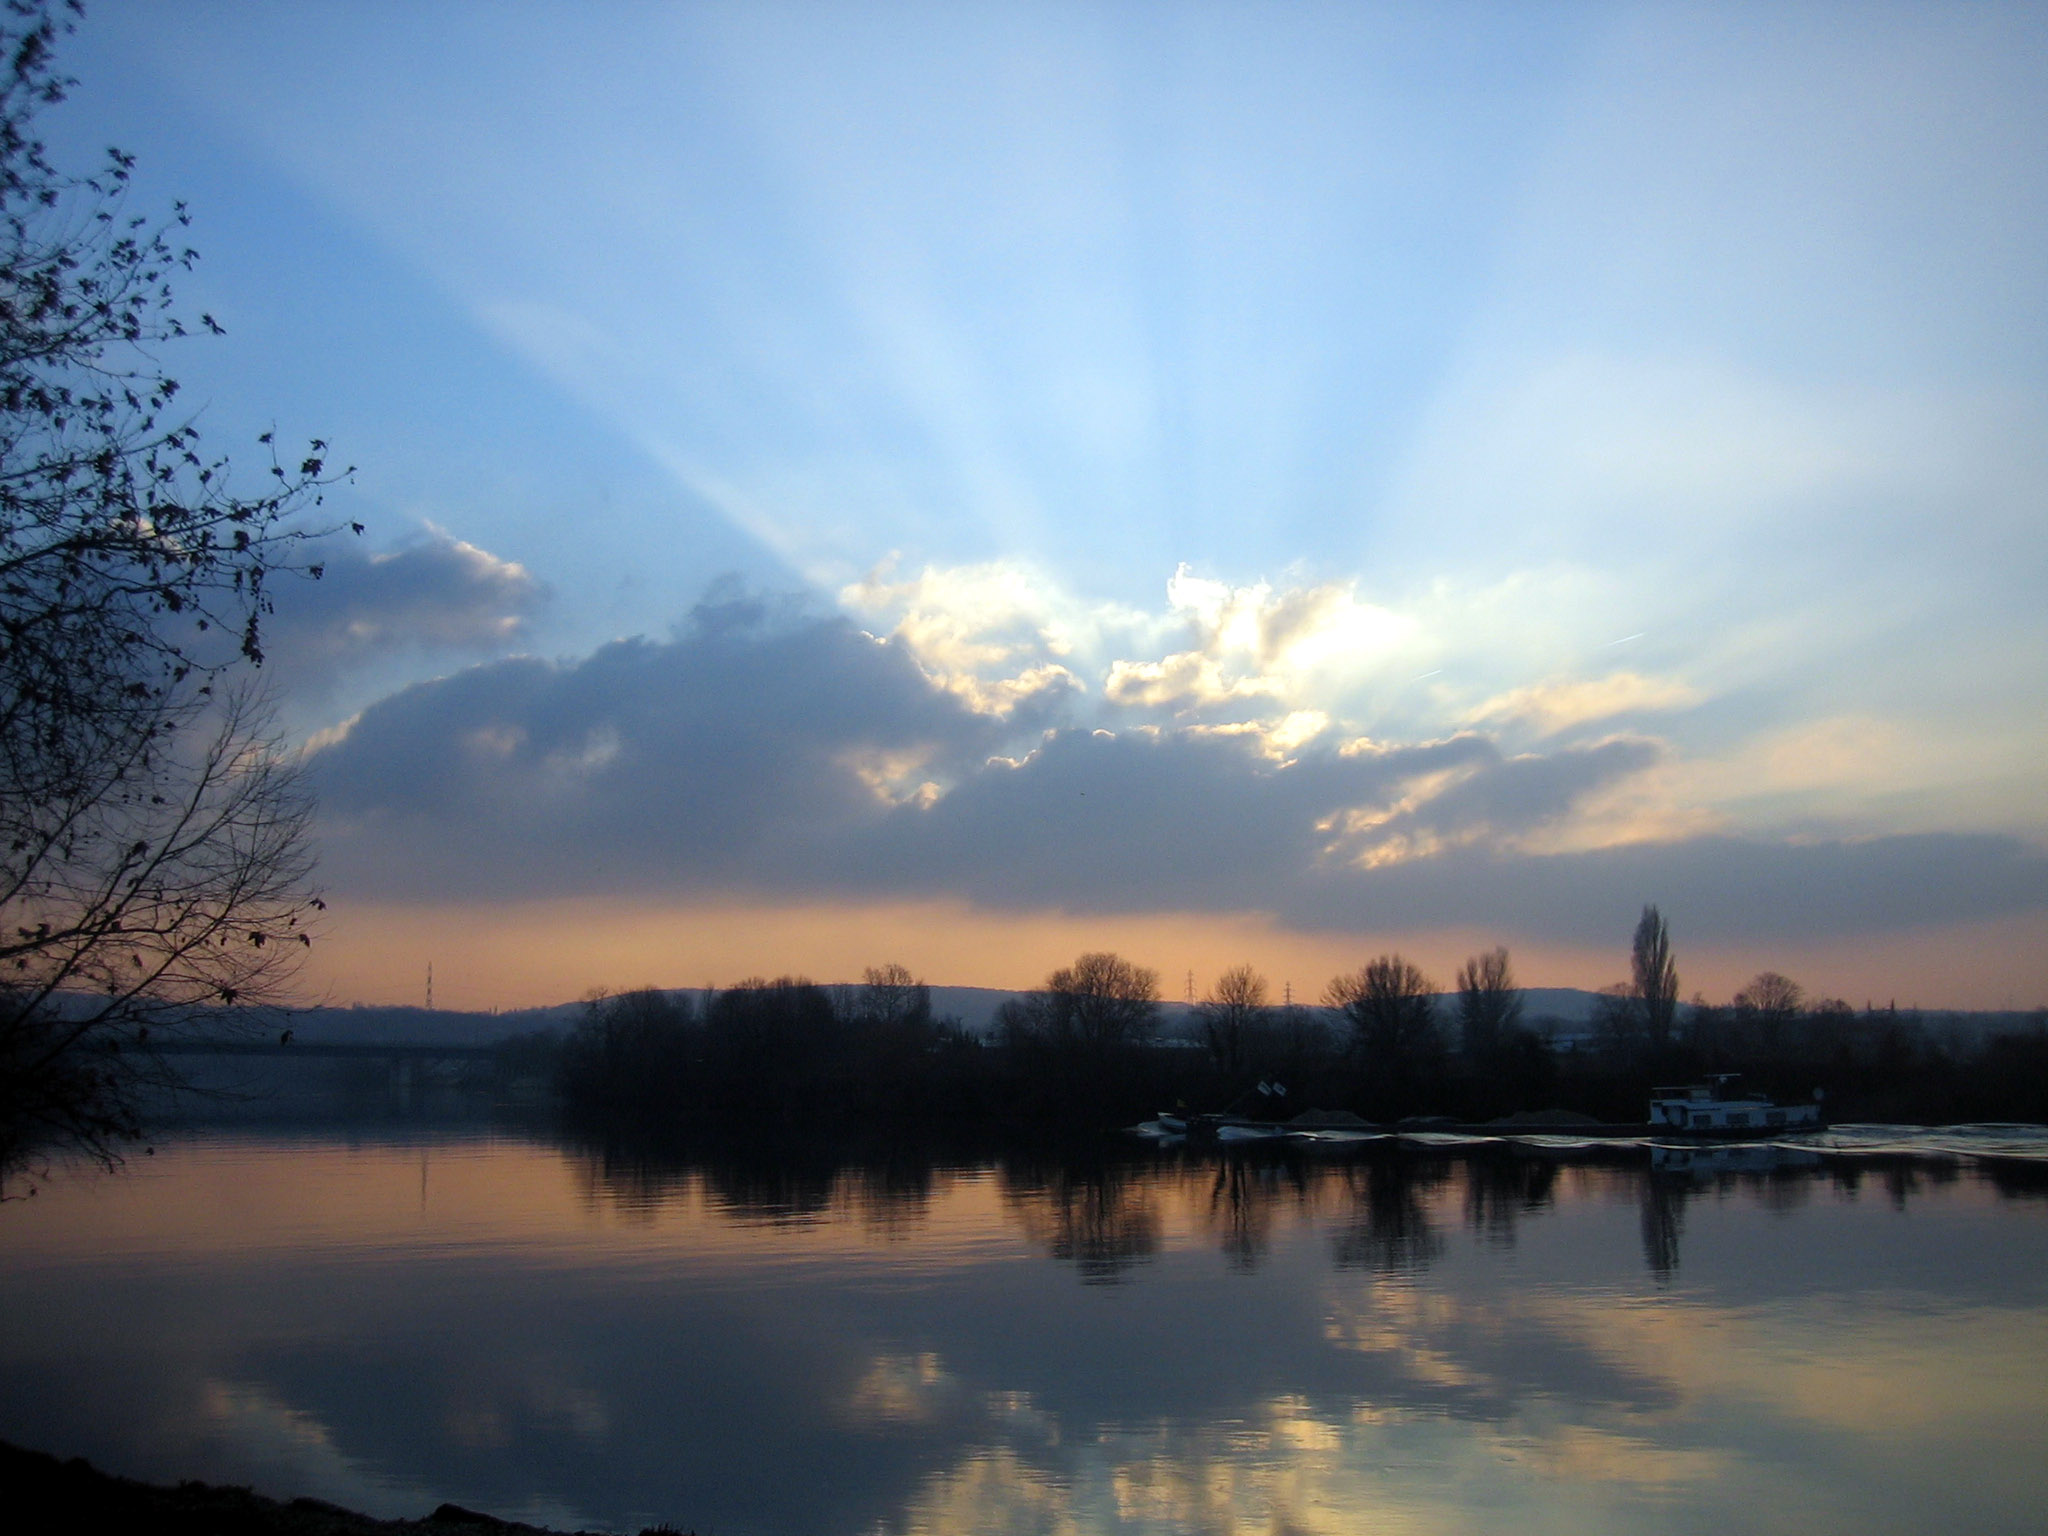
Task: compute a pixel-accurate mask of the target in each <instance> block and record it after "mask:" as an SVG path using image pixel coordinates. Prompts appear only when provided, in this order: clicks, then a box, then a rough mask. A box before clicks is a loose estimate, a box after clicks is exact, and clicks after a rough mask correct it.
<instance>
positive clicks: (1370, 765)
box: [310, 596, 2048, 940]
mask: <svg viewBox="0 0 2048 1536" xmlns="http://www.w3.org/2000/svg"><path fill="white" fill-rule="evenodd" d="M1080 703H1085V704H1087V706H1088V707H1089V708H1090V709H1094V708H1097V707H1099V705H1098V703H1097V701H1092V700H1086V699H1080V700H1078V702H1077V698H1076V697H1072V696H1069V697H1065V698H1064V699H1053V700H1047V699H1040V700H1038V701H1036V702H1035V703H1034V702H1031V701H1026V703H1023V704H1012V705H1010V706H1008V707H995V706H988V705H984V706H982V707H977V703H976V701H975V700H974V699H973V698H972V697H970V696H967V695H965V694H963V693H962V692H961V691H960V690H958V689H956V688H952V687H949V686H947V684H946V682H945V681H944V680H942V679H939V680H935V679H934V678H933V677H931V676H930V675H929V673H928V672H927V670H926V667H925V665H924V664H923V663H922V662H921V660H920V658H919V656H918V655H917V653H916V651H915V649H914V648H913V647H912V646H911V645H910V644H908V643H907V642H905V641H904V640H902V639H901V638H899V637H894V636H892V637H888V638H877V637H875V636H873V635H871V634H868V633H866V632H864V631H863V630H861V629H860V628H858V627H857V626H856V625H855V624H853V623H852V622H851V621H849V620H847V619H845V618H843V617H840V616H837V615H821V614H819V613H817V612H815V611H811V610H806V609H804V608H801V607H794V606H783V607H778V606H776V605H773V604H769V603H765V602H762V601H759V600H754V599H747V598H742V597H732V596H727V597H724V598H722V599H720V600H718V601H713V602H709V603H707V604H705V605H703V606H701V607H700V608H699V609H698V610H697V611H696V612H695V613H694V614H693V615H692V617H691V619H690V620H689V621H688V622H687V623H686V624H685V625H683V626H681V627H680V628H679V629H678V630H677V632H676V633H675V634H674V635H673V636H671V637H670V638H669V639H667V640H665V641H650V640H634V641H624V642H619V643H616V644H613V645H609V646H606V647H604V648H602V649H601V650H599V651H597V652H595V653H594V654H592V655H590V656H588V657H586V658H584V659H582V660H579V661H573V662H563V663H550V662H544V661H538V660H534V659H530V658H512V659H505V660H499V661H493V662H488V663H484V664H481V665H477V666H473V667H470V668H468V669H466V670H464V671H461V672H458V673H456V674H454V675H453V676H450V677H446V678H442V679H439V680H436V681H433V682H428V683H421V684H417V685H415V686H413V687H410V688H407V689H405V690H403V691H402V692H399V693H397V694H394V695H392V696H390V697H389V698H386V699H384V700H382V701H380V702H379V703H377V704H376V705H374V706H372V707H371V708H369V709H367V710H365V711H364V712H363V713H362V714H361V715H360V716H359V717H357V718H356V719H355V720H354V721H352V722H351V723H350V724H349V725H348V726H347V727H346V728H345V729H343V730H342V731H340V732H338V733H336V735H335V736H334V737H333V738H332V739H330V740H328V741H326V742H325V743H323V744H322V745H320V746H319V747H318V748H317V749H316V750H315V751H313V752H312V754H311V756H310V762H311V766H312V770H313V772H314V774H315V775H316V778H317V781H318V783H319V785H320V787H321V790H322V794H323V813H322V814H323V832H324V843H325V849H326V866H325V867H326V870H327V872H328V875H329V878H330V880H331V881H332V882H333V883H334V884H335V885H336V887H337V889H338V891H339V892H341V893H354V894H360V895H364V896H373V897H385V898H408V899H415V898H425V897H436V898H444V899H456V900H462V899H470V900H475V899H513V898H529V897H549V896H557V895H569V894H588V893H605V894H611V895H616V896H630V895H633V894H646V895H704V894H707V893H712V894H715V893H719V892H730V893H733V894H734V895H736V896H737V895H745V896H747V897H749V898H761V897H766V898H771V899H809V898H833V899H842V900H843V899H855V900H859V899H863V898H889V899H897V898H914V899H923V898H930V897H956V898H965V899H967V900H969V901H972V902H974V903H976V904H978V905H980V906H982V907H984V908H989V909H997V910H1020V911H1021V910H1045V909H1058V910H1064V911H1067V912H1073V913H1089V912H1095V913H1133V912H1172V911H1183V912H1196V911H1200V912H1256V913H1268V914H1272V915H1274V916H1276V917H1277V918H1278V919H1279V920H1281V921H1282V922H1284V923H1286V924H1288V925H1290V926H1293V927H1295V928H1299V929H1312V930H1324V931H1355V930H1370V929H1381V930H1387V929H1414V928H1418V927H1431V926H1442V925H1451V926H1457V927H1461V928H1475V927H1477V928H1484V929H1493V930H1495V931H1499V932H1502V933H1503V935H1504V936H1528V937H1532V938H1547V939H1563V940H1588V939H1605V938H1610V937H1611V936H1612V934H1613V933H1614V932H1616V931H1620V929H1621V928H1625V927H1626V926H1627V923H1628V922H1629V921H1632V920H1633V916H1634V914H1635V912H1636V911H1637V910H1638V909H1639V908H1640V906H1641V904H1642V903H1643V902H1644V901H1657V902H1659V903H1660V904H1662V905H1663V906H1664V907H1665V908H1666V910H1667V911H1669V912H1671V913H1673V914H1674V920H1675V921H1676V922H1678V923H1680V924H1681V925H1682V926H1683V927H1684V928H1685V929H1686V931H1687V932H1688V933H1690V934H1692V935H1693V936H1696V937H1702V938H1704V937H1745V936H1754V937H1772V936H1791V935H1834V934H1842V933H1848V932H1855V931H1865V930H1870V929H1886V928H1894V929H1896V928H1908V927H1914V926H1921V925H1926V924H1935V923H1942V922H1953V921H1958V920H1964V919H1970V918H1976V917H1986V916H1993V915H1998V914H2003V913H2010V912H2014V911H2021V910H2032V909H2036V908H2040V907H2044V906H2048V858H2044V857H2043V856H2042V855H2041V853H2040V852H2039V851H2037V850H2034V849H2032V848H2030V847H2028V846H2027V845H2025V844H2023V843H2020V842H2018V841H2016V840H2014V839H2011V838H2004V837H1992V836H1966V835H1952V834H1950V835H1944V834H1928V835H1923V836H1918V837H1893V838H1878V839H1870V840H1866V841H1861V842H1850V841H1833V842H1814V843H1808V844H1799V845H1795V844H1789V843H1784V842H1773V841H1770V840H1768V839H1762V838H1757V839H1741V838H1735V837H1729V836H1718V835H1716V836H1695V837H1680V838H1667V839H1664V840H1661V841H1654V842H1647V841H1635V842H1623V843H1619V844H1618V845H1616V846H1607V847H1594V846H1587V842H1586V840H1585V838H1584V837H1583V835H1582V829H1583V827H1584V825H1585V824H1586V822H1587V818H1588V817H1596V818H1597V816H1598V814H1599V811H1600V807H1601V806H1602V805H1603V804H1604V803H1605V802H1606V801H1607V800H1609V799H1611V797H1613V796H1614V795H1616V794H1618V793H1623V792H1626V791H1629V790H1630V789H1631V788H1632V787H1633V786H1636V785H1639V784H1641V783H1644V782H1647V781H1649V780H1651V779H1652V778H1654V777H1655V773H1656V772H1657V771H1661V769H1660V765H1668V763H1669V761H1670V758H1671V755H1672V752H1671V748H1670V747H1668V746H1667V745H1666V744H1664V743H1661V742H1658V741H1656V740H1653V739H1651V738H1648V737H1642V736H1631V735H1619V736H1612V737H1608V738H1605V739H1602V740H1598V741H1591V742H1578V743H1571V744H1567V745H1564V746H1561V747H1557V748H1553V749H1549V750H1542V751H1532V752H1521V753H1514V752H1510V751H1508V750H1506V749H1505V748H1504V747H1503V745H1502V744H1501V742H1500V741H1498V740H1497V739H1495V738H1494V737H1492V736H1490V735H1488V734H1485V733H1483V732H1480V731H1473V730H1467V731H1463V732H1458V733H1455V734H1451V735H1446V736H1442V737H1438V738H1433V739H1427V740H1420V741H1410V742H1376V741H1370V740H1364V739H1353V740H1351V741H1349V742H1344V743H1340V742H1339V741H1337V740H1335V739H1333V738H1332V736H1331V733H1329V732H1328V731H1327V730H1324V729H1322V727H1323V726H1324V725H1325V724H1326V722H1323V721H1321V720H1310V721H1308V722H1307V723H1305V724H1301V725H1299V726H1298V728H1296V729H1295V730H1294V733H1293V737H1292V739H1290V740H1289V741H1288V743H1287V749H1286V750H1284V751H1283V750H1279V749H1278V748H1277V746H1276V741H1277V739H1278V738H1279V737H1280V736H1282V735H1283V734H1284V733H1285V731H1286V729H1287V722H1286V721H1284V720H1283V721H1281V722H1279V723H1277V724H1275V725H1271V726H1266V725H1245V726H1221V727H1219V726H1211V725H1179V724H1172V723H1167V724H1160V723H1137V724H1132V723H1128V722H1126V723H1122V724H1120V725H1119V727H1118V728H1116V729H1108V728H1104V727H1100V726H1094V725H1092V724H1091V722H1090V721H1089V720H1076V719H1075V718H1073V710H1074V709H1075V708H1077V707H1078V704H1080ZM1062 709H1066V710H1067V711H1068V713H1066V714H1065V715H1062V713H1061V710H1062ZM1617 925H1619V927H1617Z"/></svg>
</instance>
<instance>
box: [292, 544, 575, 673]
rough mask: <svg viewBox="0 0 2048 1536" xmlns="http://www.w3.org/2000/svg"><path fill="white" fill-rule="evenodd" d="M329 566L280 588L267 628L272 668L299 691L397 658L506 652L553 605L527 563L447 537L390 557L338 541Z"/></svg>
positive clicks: (326, 559) (326, 554) (326, 556)
mask: <svg viewBox="0 0 2048 1536" xmlns="http://www.w3.org/2000/svg"><path fill="white" fill-rule="evenodd" d="M322 561H323V568H322V574H321V577H320V579H319V580H318V581H297V582H288V583H285V584H283V585H281V586H279V587H278V588H277V589H276V592H275V596H276V601H277V612H276V613H275V614H273V615H272V616H271V618H270V620H269V621H268V623H267V624H266V626H265V631H264V647H265V650H266V652H267V653H268V663H267V664H268V666H269V667H270V668H272V669H274V670H275V672H276V673H278V674H281V675H282V676H283V678H284V679H285V680H286V682H287V683H288V685H289V686H290V687H291V688H292V689H293V690H294V691H296V692H299V693H301V694H305V693H318V692H319V691H321V690H324V689H326V688H327V687H329V686H331V685H332V683H333V682H334V680H335V678H336V677H337V676H339V675H340V674H341V673H342V672H344V671H346V670H348V669H349V668H352V667H356V666H360V665H362V664H364V663H366V662H370V661H374V660H377V659H379V658H381V657H385V656H389V655H392V654H394V653H399V652H405V651H417V650H442V651H468V652H472V653H474V652H478V651H498V650H504V649H507V648H509V647H510V646H512V645H515V644H517V643H518V641H519V639H520V638H521V636H522V635H523V633H524V631H525V628H526V624H527V621H528V620H530V619H531V618H532V617H533V616H534V614H535V613H537V612H538V611H539V609H540V608H541V606H542V604H543V603H544V602H545V601H546V599H547V592H546V589H545V588H544V587H543V586H542V585H541V584H540V583H539V582H537V581H535V580H534V579H533V577H532V576H530V575H529V574H527V572H526V570H525V568H524V567H522V566H519V565H516V564H513V563H512V562H510V561H506V560H500V559H498V558H497V557H496V556H495V555H492V554H490V553H488V552H486V551H484V550H481V549H478V548H477V547H476V546H475V545H473V544H465V543H463V542H462V541H461V540H459V539H454V538H450V537H449V536H448V535H446V534H444V533H438V532H437V533H435V534H433V535H432V536H431V537H429V538H427V539H424V540H422V541H421V542H419V543H416V544H411V545H408V546H406V547H405V548H403V549H398V550H392V551H389V552H387V553H384V554H371V553H368V552H367V551H365V550H363V549H362V548H361V547H360V546H359V545H357V544H355V543H353V542H349V541H345V540H335V541H332V542H331V543H330V546H329V547H328V548H327V549H326V550H325V551H323V554H322Z"/></svg>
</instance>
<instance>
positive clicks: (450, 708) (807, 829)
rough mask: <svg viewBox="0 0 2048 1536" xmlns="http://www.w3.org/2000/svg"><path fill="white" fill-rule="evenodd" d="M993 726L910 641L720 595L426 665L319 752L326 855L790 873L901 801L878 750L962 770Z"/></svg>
mask: <svg viewBox="0 0 2048 1536" xmlns="http://www.w3.org/2000/svg"><path fill="white" fill-rule="evenodd" d="M993 731H994V726H993V724H992V722H991V721H989V720H988V719H987V718H986V717H984V716H981V715H977V714H975V713H974V712H973V711H971V710H970V709H968V708H967V707H966V706H965V705H964V704H962V703H961V702H960V701H958V700H957V699H955V698H953V697H952V696H951V695H949V694H946V693H944V692H942V691H940V690H938V689H935V688H934V687H932V685H931V684H930V683H929V682H928V681H927V680H926V678H925V676H924V674H923V673H922V672H921V671H919V670H918V667H917V665H916V663H915V662H914V661H912V659H911V658H910V656H909V655H908V654H907V653H906V652H905V651H904V649H903V648H902V647H901V646H900V645H896V644H894V643H889V642H883V641H878V640H876V639H874V638H873V637H871V636H869V635H866V634H864V633H862V632H861V631H859V630H857V629H855V628H854V627H853V626H852V625H850V624H848V623H846V622H844V621H843V620H839V619H809V620H805V621H802V622H794V623H792V622H788V621H786V620H778V619H777V617H776V616H775V615H772V614H770V613H769V612H768V611H766V610H765V609H763V608H761V607H759V606H758V605H751V604H743V603H725V604H718V605H712V606H707V607H704V608H700V609H699V610H698V611H697V613H696V614H695V615H694V616H693V619H692V621H691V623H690V624H689V625H688V626H686V627H685V629H684V630H683V631H681V632H680V633H679V634H678V635H677V636H676V637H675V638H674V639H672V640H670V641H666V642H656V641H648V640H631V641H621V642H619V643H616V644H613V645H608V646H606V647H604V648H603V649H601V650H599V651H597V652H596V653H595V654H594V655H592V656H590V657H589V658H587V659H585V660H583V661H581V662H577V663H574V664H569V665H554V664H550V663H546V662H541V661H534V660H531V659H513V660H505V661H499V662H493V663H488V664H485V665H482V666H477V667H472V668H470V669H468V670H466V671H464V672H461V673H458V674H456V675H455V676H452V677H448V678H443V679H439V680H437V681H434V682H429V683H421V684H417V685H415V686H413V687H410V688H407V689H405V690H403V691H402V692H400V693H398V694H395V695H393V696H392V697H390V698H388V699H385V700H383V701H381V702H380V703H378V704H376V705H374V706H372V707H371V708H370V709H368V710H366V711H364V712H363V714H362V715H361V716H360V717H359V718H358V719H357V720H356V721H355V722H354V724H353V726H352V727H351V728H350V730H349V731H348V732H347V734H346V736H345V737H344V738H343V739H341V740H340V741H338V742H335V743H333V744H332V745H329V746H327V747H325V748H323V749H322V750H320V751H318V752H316V753H315V754H314V755H313V758H312V767H313V771H314V774H315V778H316V782H317V783H318V785H319V787H320V790H321V796H322V803H323V815H324V819H325V820H326V822H327V825H328V829H329V830H328V833H327V837H326V843H327V846H328V849H329V867H330V869H331V871H332V873H333V875H334V876H335V877H336V878H338V879H340V880H342V881H344V882H345V883H346V884H347V885H349V886H351V887H355V888H361V889H366V890H375V891H378V892H381V893H386V894H397V893H404V894H418V895H429V894H431V895H443V896H464V895H477V896H495V895H507V896H512V895H537V894H546V893H553V892H561V891H621V890H638V891H646V890H659V889H671V890H688V889H701V888H704V887H706V886H712V885H720V884H728V883H733V882H739V883H777V884H782V885H790V886H793V885H796V884H799V883H801V881H802V880H803V878H804V870H805V868H806V866H807V865H810V864H815V863H816V862H817V861H818V855H819V852H820V851H821V850H827V851H829V850H831V849H833V848H836V847H842V846H844V845H845V844H846V842H847V841H848V840H849V839H851V838H857V837H858V836H859V835H860V834H861V832H862V831H863V829H864V828H866V827H868V826H871V825H874V824H876V823H879V822H881V821H883V820H885V819H886V818H887V816H888V814H889V811H890V809H891V805H890V802H889V801H888V800H887V799H885V798H883V797H882V796H881V795H879V794H878V793H877V791H876V790H875V788H873V787H871V785H870V783H869V782H868V780H866V779H864V778H863V771H864V770H865V771H866V772H867V773H868V774H870V775H888V774H890V773H891V772H892V771H894V772H895V774H896V775H897V776H898V777H900V776H901V775H902V774H903V773H904V772H906V771H909V770H911V769H913V767H914V768H915V769H918V770H922V771H932V772H937V773H939V774H941V775H952V774H957V773H959V772H961V771H963V770H964V769H966V768H967V767H969V766H970V765H972V764H974V763H977V762H979V761H980V759H981V757H983V756H985V755H986V753H987V752H988V751H989V750H990V749H991V748H992V747H993V746H994V745H995V742H996V738H995V736H994V734H993ZM909 783H910V787H912V788H914V787H915V785H916V783H917V779H916V778H915V777H912V778H911V779H910V781H909Z"/></svg>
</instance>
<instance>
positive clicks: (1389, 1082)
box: [1323, 955, 1443, 1118]
mask: <svg viewBox="0 0 2048 1536" xmlns="http://www.w3.org/2000/svg"><path fill="white" fill-rule="evenodd" d="M1435 991H1436V988H1435V985H1434V984H1433V983H1432V982H1431V981H1430V979H1429V978H1428V977H1427V976H1425V975H1423V974H1422V972H1421V971H1420V970H1418V969H1417V968H1416V967H1415V966H1413V965H1411V964H1409V963H1408V962H1407V961H1406V960H1403V959H1402V958H1401V957H1400V956H1399V955H1381V956H1380V957H1379V958H1378V959H1377V960H1374V961H1371V962H1370V963H1368V964H1367V965H1366V966H1364V967H1363V968H1362V969H1360V970H1357V971H1353V972H1350V973H1348V974H1346V975H1342V976H1337V977H1333V978H1332V979H1331V981H1330V985H1329V987H1328V988H1327V989H1326V990H1325V991H1324V994H1323V1000H1324V1001H1325V1002H1326V1003H1328V1004H1329V1006H1331V1007H1332V1008H1336V1009H1338V1010H1340V1011H1341V1012H1342V1013H1343V1014H1344V1016H1345V1018H1346V1019H1348V1020H1349V1021H1350V1024H1351V1030H1352V1040H1353V1044H1354V1048H1355V1049H1356V1051H1357V1053H1358V1057H1359V1060H1360V1062H1361V1064H1362V1065H1363V1067H1364V1069H1365V1074H1366V1098H1367V1101H1368V1103H1370V1104H1371V1105H1372V1107H1373V1110H1374V1114H1375V1117H1376V1118H1384V1117H1386V1116H1388V1115H1392V1114H1399V1113H1404V1112H1407V1111H1411V1110H1413V1109H1415V1108H1416V1107H1417V1101H1418V1098H1419V1096H1420V1094H1421V1093H1422V1092H1423V1091H1424V1090H1425V1089H1426V1088H1428V1087H1430V1086H1432V1085H1433V1083H1434V1081H1435V1079H1436V1077H1437V1075H1438V1071H1439V1069H1440V1065H1441V1056H1442V1051H1443V1041H1442V1037H1441V1036H1440V1035H1439V1034H1438V1033H1437V1026H1436V999H1435V997H1434V996H1433V994H1434V992H1435Z"/></svg>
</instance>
